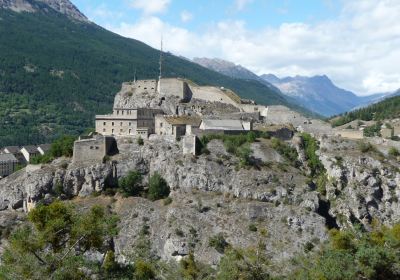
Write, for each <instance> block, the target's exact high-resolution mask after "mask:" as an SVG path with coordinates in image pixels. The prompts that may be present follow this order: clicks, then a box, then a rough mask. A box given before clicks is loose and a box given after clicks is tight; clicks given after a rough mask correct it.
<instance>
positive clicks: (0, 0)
mask: <svg viewBox="0 0 400 280" xmlns="http://www.w3.org/2000/svg"><path fill="white" fill-rule="evenodd" d="M47 8H51V9H53V10H54V11H56V12H59V13H61V14H63V15H66V16H68V17H69V18H71V19H75V20H78V21H84V22H88V19H87V17H86V16H85V15H84V14H83V13H81V11H79V10H78V8H77V7H76V6H75V5H74V4H72V3H71V2H70V1H69V0H0V9H9V10H12V11H14V12H18V13H20V12H30V13H34V12H38V11H43V12H47V11H48V10H47Z"/></svg>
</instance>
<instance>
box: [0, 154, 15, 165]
mask: <svg viewBox="0 0 400 280" xmlns="http://www.w3.org/2000/svg"><path fill="white" fill-rule="evenodd" d="M4 162H16V163H17V162H18V160H17V159H16V158H15V156H14V155H13V154H0V163H4Z"/></svg>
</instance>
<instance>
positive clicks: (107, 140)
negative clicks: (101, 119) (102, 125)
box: [72, 135, 118, 164]
mask: <svg viewBox="0 0 400 280" xmlns="http://www.w3.org/2000/svg"><path fill="white" fill-rule="evenodd" d="M117 153H118V148H117V143H116V141H115V138H114V137H111V136H103V135H94V136H92V137H91V136H88V137H79V139H78V140H77V141H75V142H74V153H73V159H72V162H73V163H75V164H76V163H78V164H79V163H85V162H93V161H103V159H104V157H105V156H112V155H115V154H117Z"/></svg>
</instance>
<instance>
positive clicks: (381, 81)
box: [72, 0, 400, 95]
mask: <svg viewBox="0 0 400 280" xmlns="http://www.w3.org/2000/svg"><path fill="white" fill-rule="evenodd" d="M72 2H73V3H74V4H75V5H76V6H77V7H78V8H79V9H80V10H81V11H82V12H83V13H84V14H86V15H87V16H88V17H89V19H90V20H92V21H94V22H95V23H97V24H99V25H101V26H103V27H105V28H107V29H109V30H111V31H113V32H116V33H118V34H121V35H123V36H126V37H130V38H135V39H137V40H140V41H143V42H145V43H147V44H149V45H150V46H152V47H155V48H158V47H159V44H160V37H161V35H162V36H163V37H164V46H165V49H166V50H167V51H171V52H172V53H174V54H176V55H182V56H185V57H187V58H193V57H210V58H214V57H215V58H221V59H225V60H228V61H231V62H234V63H236V64H240V65H242V66H244V67H246V68H248V69H250V70H251V71H253V72H255V73H257V74H264V73H274V74H276V75H278V76H281V77H282V76H294V75H307V76H311V75H321V74H326V75H328V76H329V77H330V78H331V79H332V80H333V81H334V82H335V83H336V84H337V85H339V86H340V87H343V88H345V89H349V90H352V91H353V92H355V93H356V94H360V95H365V94H372V93H377V92H390V91H394V90H396V89H398V88H400V71H399V70H398V67H397V65H396V64H395V63H393V62H394V61H400V48H399V47H398V46H400V21H399V20H398V15H399V14H400V1H399V0H280V1H278V0H218V1H216V0H113V1H110V0H72Z"/></svg>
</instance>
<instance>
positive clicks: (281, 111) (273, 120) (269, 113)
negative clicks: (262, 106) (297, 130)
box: [264, 106, 307, 125]
mask: <svg viewBox="0 0 400 280" xmlns="http://www.w3.org/2000/svg"><path fill="white" fill-rule="evenodd" d="M264 117H265V122H266V123H270V124H288V123H292V124H294V125H299V124H302V122H304V121H306V120H307V119H306V118H304V117H303V116H301V115H300V114H298V113H296V112H294V111H291V110H290V109H289V108H287V107H285V106H269V107H268V109H267V110H266V112H265V114H264Z"/></svg>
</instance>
